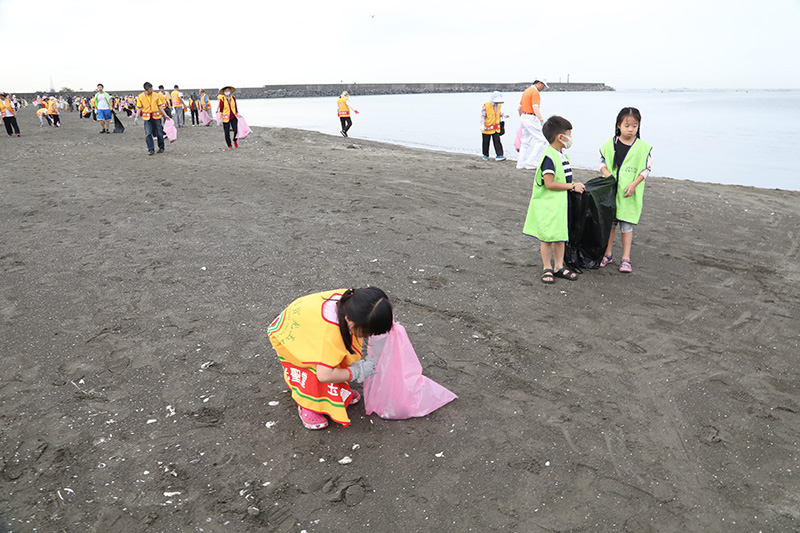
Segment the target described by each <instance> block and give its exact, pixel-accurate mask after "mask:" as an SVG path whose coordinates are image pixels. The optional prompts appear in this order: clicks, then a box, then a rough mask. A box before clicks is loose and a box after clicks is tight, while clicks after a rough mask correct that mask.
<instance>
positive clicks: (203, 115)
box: [197, 109, 214, 126]
mask: <svg viewBox="0 0 800 533" xmlns="http://www.w3.org/2000/svg"><path fill="white" fill-rule="evenodd" d="M197 118H199V119H200V122H202V123H203V126H208V125H209V124H211V121H212V120H214V119H213V118H211V117H210V116H209V115H208V111H206V110H205V109H203V110H202V111H200V112H199V113H198V114H197Z"/></svg>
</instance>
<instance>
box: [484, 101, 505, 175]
mask: <svg viewBox="0 0 800 533" xmlns="http://www.w3.org/2000/svg"><path fill="white" fill-rule="evenodd" d="M504 101H505V100H504V99H503V94H502V93H501V92H500V91H495V92H493V93H492V97H491V98H490V99H489V101H488V102H486V103H485V104H483V109H481V133H482V134H483V135H482V137H483V160H484V161H488V160H489V140H491V141H492V142H493V143H494V152H495V154H496V155H497V157H496V158H495V159H497V160H498V161H505V160H506V156H504V155H503V143H502V141H501V139H500V135H501V131H500V129H501V126H500V122H501V121H502V120H503V119H504V118H508V115H504V114H503V112H502V111H500V107H501V106H502V104H503V102H504Z"/></svg>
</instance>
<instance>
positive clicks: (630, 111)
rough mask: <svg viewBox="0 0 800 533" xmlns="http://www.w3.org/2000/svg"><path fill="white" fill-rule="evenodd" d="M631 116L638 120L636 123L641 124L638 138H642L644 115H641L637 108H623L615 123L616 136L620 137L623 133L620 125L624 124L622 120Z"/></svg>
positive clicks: (637, 131)
mask: <svg viewBox="0 0 800 533" xmlns="http://www.w3.org/2000/svg"><path fill="white" fill-rule="evenodd" d="M628 116H631V117H633V118H635V119H636V122H638V123H639V128H638V129H637V130H636V138H637V139H641V138H642V114H641V113H639V110H638V109H636V108H635V107H623V108H622V111H620V112H619V114H618V115H617V121H616V122H615V123H614V136H615V137H619V136H620V134H621V133H622V132H621V131H619V125H620V124H621V123H622V119H623V118H625V117H628Z"/></svg>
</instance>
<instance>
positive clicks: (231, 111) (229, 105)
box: [217, 94, 239, 122]
mask: <svg viewBox="0 0 800 533" xmlns="http://www.w3.org/2000/svg"><path fill="white" fill-rule="evenodd" d="M217 99H218V100H219V101H220V102H222V112H221V113H220V115H221V116H222V122H230V120H231V115H233V116H236V115H237V114H239V110H238V109H237V108H236V99H235V98H234V97H233V96H231V97H230V101H229V100H228V97H226V96H225V95H224V94H221V95H219V96H217Z"/></svg>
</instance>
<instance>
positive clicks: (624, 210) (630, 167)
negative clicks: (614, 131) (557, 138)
mask: <svg viewBox="0 0 800 533" xmlns="http://www.w3.org/2000/svg"><path fill="white" fill-rule="evenodd" d="M652 149H653V147H652V146H650V145H649V144H647V143H646V142H644V141H643V140H641V139H636V140H634V141H633V144H632V145H631V147H630V149H629V150H628V154H627V155H626V156H625V160H624V161H623V162H622V165H621V166H620V168H613V167H614V138H613V137H612V138H611V139H609V140H608V141H606V143H605V144H604V145H603V147H602V148H600V153H601V154H602V155H603V159H605V160H606V168H608V171H609V172H611V175H612V176H614V178H616V180H617V215H616V216H617V220H621V221H623V222H629V223H631V224H638V223H639V217H641V216H642V199H643V198H644V181H642V182H641V183H640V184H639V186H638V187H636V189H635V190H634V192H633V195H632V196H628V197H627V198H625V187H627V186H628V185H630V184H631V183H633V181H634V180H635V179H636V178H638V177H639V174H641V173H642V172H644V170H645V169H646V168H647V158H648V156H649V155H650V151H651V150H652Z"/></svg>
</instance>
